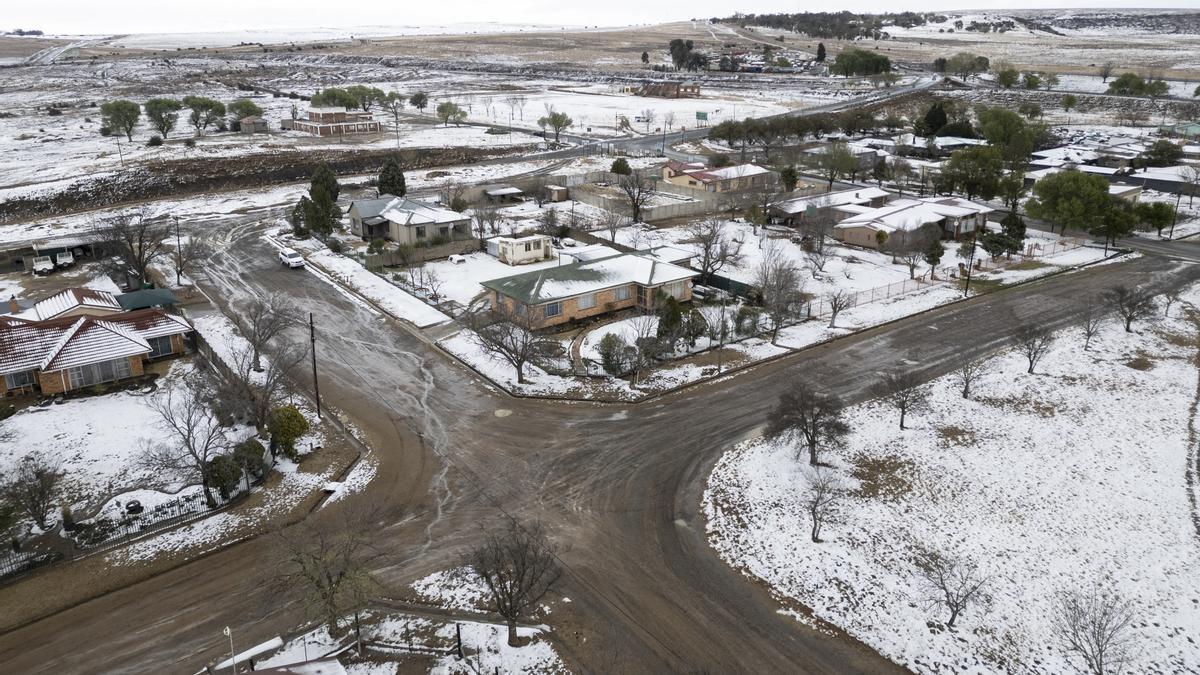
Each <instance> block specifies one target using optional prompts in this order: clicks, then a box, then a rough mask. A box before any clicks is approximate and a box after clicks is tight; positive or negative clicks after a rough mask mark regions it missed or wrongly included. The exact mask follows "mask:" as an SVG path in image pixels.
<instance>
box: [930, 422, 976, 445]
mask: <svg viewBox="0 0 1200 675" xmlns="http://www.w3.org/2000/svg"><path fill="white" fill-rule="evenodd" d="M937 434H938V438H941V439H942V440H944V441H946V443H947V444H950V445H960V446H969V445H975V432H974V431H971V430H970V429H963V428H962V427H956V426H944V427H938V428H937Z"/></svg>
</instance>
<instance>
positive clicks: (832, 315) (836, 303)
mask: <svg viewBox="0 0 1200 675" xmlns="http://www.w3.org/2000/svg"><path fill="white" fill-rule="evenodd" d="M825 304H826V305H828V306H829V327H830V328H833V327H834V325H833V324H834V323H835V322H836V321H837V318H838V314H841V313H842V311H843V310H846V309H849V308H850V307H852V306H854V294H853V293H851V292H849V291H847V290H846V289H844V288H839V289H837V290H836V291H833V292H831V293H826V294H825Z"/></svg>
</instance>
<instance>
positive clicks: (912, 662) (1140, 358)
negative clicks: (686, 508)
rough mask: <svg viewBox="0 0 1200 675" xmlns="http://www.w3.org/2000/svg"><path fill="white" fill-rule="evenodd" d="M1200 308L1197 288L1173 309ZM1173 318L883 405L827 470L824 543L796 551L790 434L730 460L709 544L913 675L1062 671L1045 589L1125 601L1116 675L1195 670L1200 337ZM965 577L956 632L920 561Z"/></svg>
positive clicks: (1011, 361)
mask: <svg viewBox="0 0 1200 675" xmlns="http://www.w3.org/2000/svg"><path fill="white" fill-rule="evenodd" d="M1185 299H1186V300H1188V301H1190V302H1193V303H1194V302H1197V301H1200V291H1197V290H1196V289H1193V290H1192V291H1190V292H1189V293H1188V295H1187V296H1186V297H1185ZM1183 316H1184V310H1183V308H1181V307H1179V305H1176V306H1175V307H1174V308H1173V309H1172V318H1170V319H1163V318H1161V313H1160V315H1159V317H1156V318H1155V319H1154V320H1153V321H1152V322H1150V323H1144V324H1142V325H1140V326H1138V325H1136V324H1135V327H1136V328H1137V329H1138V331H1139V332H1138V333H1137V334H1128V333H1125V332H1124V331H1123V330H1122V329H1121V327H1120V326H1119V325H1117V324H1116V322H1115V321H1110V322H1109V323H1108V324H1107V326H1106V327H1105V328H1104V329H1103V331H1102V332H1101V334H1100V335H1099V336H1098V337H1097V338H1096V339H1094V340H1093V342H1092V345H1091V348H1090V350H1089V351H1084V349H1083V338H1082V336H1081V334H1080V332H1079V331H1078V330H1075V329H1070V330H1066V331H1064V332H1062V333H1061V334H1059V335H1058V338H1057V341H1056V343H1055V344H1054V346H1053V347H1052V349H1051V351H1050V353H1049V355H1048V356H1046V358H1045V360H1044V361H1042V362H1041V363H1039V365H1038V367H1037V369H1036V374H1034V375H1029V374H1027V373H1026V372H1025V371H1026V365H1027V364H1026V362H1025V360H1024V357H1023V356H1020V355H1018V354H1015V353H1003V354H1000V355H997V356H995V357H993V358H992V360H991V369H990V372H988V373H987V374H986V375H985V376H984V377H983V378H982V379H981V380H980V381H979V382H977V383H976V384H975V385H974V387H973V394H972V398H971V399H970V400H964V399H963V398H962V397H961V393H960V391H959V387H958V386H956V382H955V381H954V378H953V376H947V377H943V378H941V379H939V380H936V381H934V382H933V383H932V384H931V385H930V394H931V404H930V407H929V410H928V411H925V412H919V413H917V414H910V416H909V420H908V425H909V427H910V428H909V429H908V430H907V431H899V430H898V428H897V426H898V425H897V419H898V414H897V413H896V411H895V410H894V409H893V408H891V407H887V406H885V405H883V404H881V403H878V402H869V403H865V404H861V405H856V406H853V407H851V408H849V409H848V410H847V411H846V412H845V419H846V420H847V421H848V422H849V424H850V426H851V434H850V435H849V436H848V437H847V439H846V440H845V443H844V444H843V445H842V446H841V447H838V448H835V449H830V450H827V451H826V452H824V454H823V459H822V461H823V462H825V463H828V464H829V465H830V469H829V470H830V471H832V472H834V473H835V474H836V476H837V477H838V478H839V479H840V481H841V482H842V483H843V486H844V488H845V491H844V493H843V496H842V500H841V507H840V509H839V512H840V515H839V516H838V517H837V518H836V519H835V521H834V522H832V523H831V524H829V525H827V526H826V528H825V530H824V532H823V534H822V537H823V539H824V541H823V543H820V544H814V543H812V542H811V540H810V538H809V527H810V521H809V519H808V517H807V512H806V510H805V509H804V507H803V500H804V499H805V494H806V492H807V490H808V488H807V485H808V473H807V471H808V470H807V462H806V460H805V461H803V462H801V461H797V447H798V446H797V444H796V443H795V442H793V441H792V440H788V439H784V440H756V441H751V442H748V443H745V444H743V445H740V446H738V447H736V448H733V449H731V450H730V451H729V452H727V453H726V455H725V456H724V457H722V459H721V460H720V461H719V462H718V464H717V466H716V468H715V470H714V472H713V474H712V476H711V477H710V480H709V487H708V490H707V492H706V495H705V501H704V504H705V510H706V513H707V516H708V519H709V525H708V529H709V535H710V540H711V542H712V544H713V546H714V547H715V548H716V549H717V550H718V552H719V553H720V554H721V556H722V557H723V558H724V559H725V560H727V561H728V562H729V563H730V564H732V565H734V566H736V567H738V568H739V569H742V570H744V571H745V573H746V574H748V575H751V576H754V577H757V578H760V579H762V580H763V581H765V582H766V583H767V584H769V585H770V586H771V587H772V589H773V590H774V592H776V593H777V594H779V595H780V596H781V597H784V598H788V599H792V600H795V601H797V602H799V603H800V604H802V605H803V606H805V607H808V608H810V609H811V610H812V612H813V614H814V615H815V616H816V617H818V618H819V619H821V620H824V621H827V622H829V623H831V624H833V625H836V626H838V627H840V628H843V629H845V630H846V631H847V632H849V633H850V634H851V635H853V636H855V637H857V638H859V639H861V640H863V641H864V642H866V643H867V644H868V645H870V646H871V647H872V648H875V649H878V650H879V651H880V652H882V653H883V654H884V655H886V656H888V657H889V658H891V659H893V660H895V661H897V662H898V663H900V664H902V665H904V666H906V667H908V668H911V669H913V670H915V671H917V672H920V673H951V672H988V673H1000V672H1030V673H1064V672H1072V671H1073V667H1072V665H1078V661H1072V660H1071V659H1072V658H1073V657H1071V656H1069V655H1068V654H1066V653H1065V651H1064V650H1063V648H1062V645H1061V644H1060V643H1059V642H1057V641H1056V640H1055V638H1054V635H1053V633H1052V631H1051V629H1050V625H1051V616H1053V614H1054V603H1055V598H1056V597H1057V594H1059V593H1061V592H1065V591H1070V590H1073V589H1078V590H1087V589H1089V588H1092V587H1094V586H1096V587H1100V588H1101V589H1103V590H1104V591H1105V592H1110V593H1116V594H1118V595H1119V596H1121V597H1124V598H1127V599H1128V600H1129V601H1131V602H1132V603H1133V606H1134V608H1135V611H1136V620H1135V622H1134V624H1133V627H1132V633H1131V637H1132V639H1133V640H1134V642H1135V644H1136V645H1137V648H1136V649H1135V654H1134V657H1135V660H1134V662H1133V663H1132V664H1131V667H1130V668H1128V669H1127V671H1128V672H1146V673H1149V672H1157V673H1166V672H1173V673H1179V672H1196V671H1197V670H1200V646H1198V645H1197V643H1196V641H1195V638H1194V636H1195V635H1196V633H1197V631H1198V630H1200V594H1198V593H1197V591H1196V576H1195V574H1196V570H1197V569H1200V567H1198V565H1200V540H1198V533H1197V531H1196V530H1195V528H1194V524H1193V517H1194V516H1195V514H1194V513H1193V510H1192V507H1190V506H1189V499H1191V498H1192V497H1194V496H1195V495H1190V494H1189V490H1191V489H1193V488H1192V487H1191V486H1190V485H1189V484H1188V482H1187V481H1185V471H1186V469H1187V466H1188V463H1189V462H1191V461H1194V457H1190V455H1189V443H1190V441H1189V430H1190V428H1191V422H1192V420H1191V417H1192V415H1194V414H1195V411H1194V410H1192V409H1191V408H1190V407H1189V406H1190V404H1191V403H1192V401H1193V400H1194V397H1195V396H1196V395H1197V389H1196V386H1197V384H1196V382H1197V379H1196V378H1197V374H1196V373H1197V371H1196V365H1195V362H1194V359H1195V357H1196V354H1197V342H1196V340H1197V339H1198V337H1200V336H1198V335H1197V332H1196V328H1195V326H1194V325H1193V324H1192V323H1190V322H1189V321H1188V320H1186V319H1184V318H1182V317H1183ZM920 549H927V550H932V551H934V552H937V553H940V554H942V555H944V556H948V557H952V558H957V559H960V560H967V561H970V562H973V563H974V564H977V565H978V566H979V569H980V571H981V574H982V575H984V576H986V578H987V581H986V585H985V587H984V588H985V591H986V596H987V598H986V599H985V600H981V601H979V602H975V603H972V604H970V605H968V607H967V609H966V610H965V612H964V613H963V614H962V615H961V616H960V617H959V619H958V621H957V623H956V625H955V627H954V628H953V629H947V628H946V626H945V625H944V624H945V622H946V619H947V614H946V612H945V610H944V609H943V608H940V607H935V606H932V605H929V604H927V603H926V602H925V600H926V599H927V596H926V594H925V593H924V592H923V590H922V583H921V581H920V576H921V575H920V574H919V572H918V567H917V564H916V560H917V554H918V550H920Z"/></svg>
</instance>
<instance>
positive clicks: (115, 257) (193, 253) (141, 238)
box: [89, 207, 213, 287]
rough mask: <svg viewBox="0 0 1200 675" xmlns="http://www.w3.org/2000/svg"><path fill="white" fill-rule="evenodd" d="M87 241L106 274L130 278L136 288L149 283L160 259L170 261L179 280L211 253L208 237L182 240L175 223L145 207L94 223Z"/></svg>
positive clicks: (187, 237)
mask: <svg viewBox="0 0 1200 675" xmlns="http://www.w3.org/2000/svg"><path fill="white" fill-rule="evenodd" d="M89 239H90V240H91V243H92V245H93V250H94V252H95V254H96V259H97V260H98V261H100V262H101V263H103V264H104V265H105V266H106V267H107V269H106V271H107V272H108V273H110V274H114V273H115V274H120V275H122V276H128V277H131V278H132V281H134V282H135V283H134V285H135V287H136V286H139V285H141V284H142V283H144V282H146V281H148V280H149V278H150V269H151V268H152V267H153V265H154V263H156V262H157V261H158V260H160V259H162V258H165V257H169V258H170V261H171V264H172V267H173V268H174V269H175V274H176V277H177V280H178V278H179V277H182V276H183V275H186V274H187V273H188V270H190V269H191V268H192V267H193V266H194V265H195V264H196V263H198V262H199V261H201V260H204V259H205V258H208V257H209V256H210V255H212V252H213V246H212V242H211V241H210V238H209V237H208V236H206V235H201V234H189V235H188V236H186V237H184V236H181V235H180V234H179V229H178V224H177V223H175V222H174V221H172V220H171V219H169V218H166V217H163V216H160V215H157V214H155V213H154V212H152V211H151V210H150V209H148V208H147V207H138V208H133V209H129V210H126V211H122V212H120V213H117V214H114V215H112V216H109V217H107V218H104V219H101V220H96V221H93V222H92V223H91V226H90V233H89Z"/></svg>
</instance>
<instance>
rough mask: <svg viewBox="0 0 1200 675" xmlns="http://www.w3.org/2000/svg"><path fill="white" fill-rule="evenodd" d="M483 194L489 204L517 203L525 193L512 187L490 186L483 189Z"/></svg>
mask: <svg viewBox="0 0 1200 675" xmlns="http://www.w3.org/2000/svg"><path fill="white" fill-rule="evenodd" d="M483 194H485V195H487V198H488V201H489V202H519V201H521V195H523V194H525V193H524V192H522V191H521V189H520V188H517V187H513V186H512V185H492V186H489V187H486V188H484V190H483Z"/></svg>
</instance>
